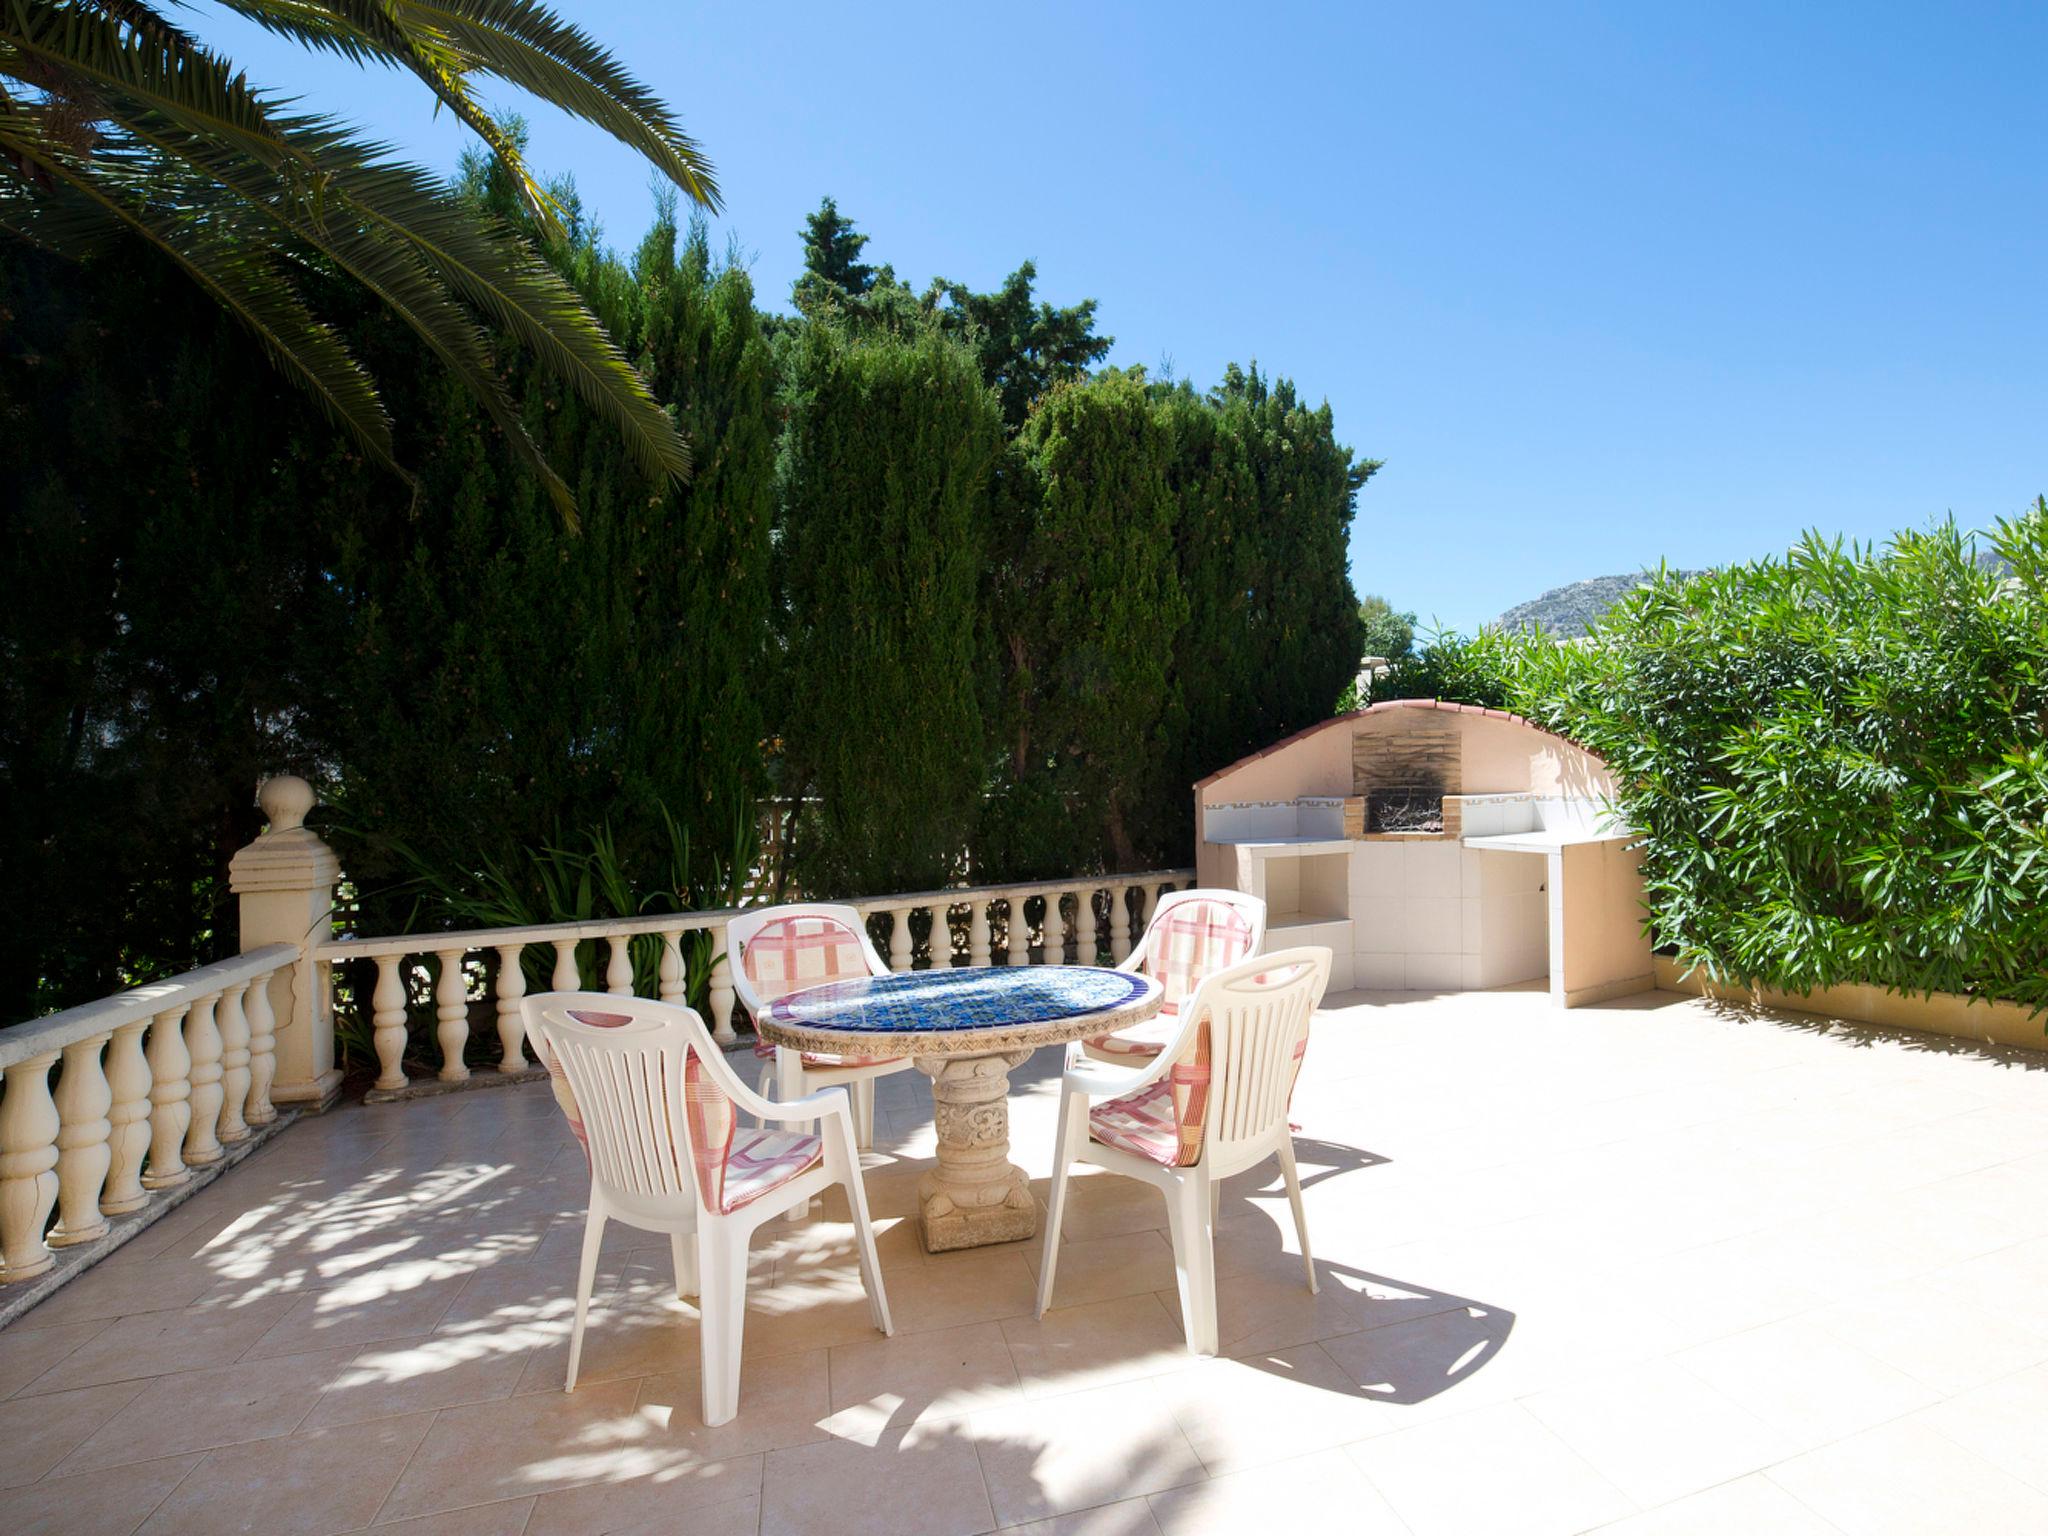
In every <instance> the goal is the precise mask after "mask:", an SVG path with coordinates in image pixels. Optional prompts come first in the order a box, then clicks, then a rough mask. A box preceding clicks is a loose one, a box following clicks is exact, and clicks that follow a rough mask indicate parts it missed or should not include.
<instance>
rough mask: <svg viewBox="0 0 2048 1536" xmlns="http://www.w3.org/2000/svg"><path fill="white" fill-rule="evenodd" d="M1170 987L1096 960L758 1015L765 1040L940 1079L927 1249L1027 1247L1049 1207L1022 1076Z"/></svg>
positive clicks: (924, 1213)
mask: <svg viewBox="0 0 2048 1536" xmlns="http://www.w3.org/2000/svg"><path fill="white" fill-rule="evenodd" d="M1159 1003H1160V989H1159V983H1158V982H1156V981H1154V980H1152V979H1151V978H1150V977H1149V976H1134V975H1132V974H1130V973H1129V972H1127V971H1106V970H1098V969H1097V968H1095V967H1093V966H1085V965H1018V966H1001V967H988V968H974V969H965V970H945V971H907V972H903V973H901V974H898V975H892V976H862V977H855V978H853V979H850V980H847V981H834V982H828V983H826V984H825V985H824V986H821V987H806V988H805V989H804V990H803V991H801V992H791V993H790V994H788V995H787V996H786V997H780V998H777V999H776V1000H775V1001H774V1002H772V1003H770V1004H769V1005H768V1007H767V1010H766V1011H765V1012H764V1013H763V1015H762V1016H761V1017H760V1018H759V1019H757V1020H755V1027H756V1028H757V1029H759V1030H760V1032H761V1038H762V1039H764V1040H767V1041H769V1042H770V1043H771V1044H774V1045H782V1046H789V1047H792V1048H794V1049H796V1050H800V1051H824V1052H827V1053H830V1054H832V1055H835V1056H908V1057H910V1058H911V1060H912V1062H913V1064H914V1065H915V1066H916V1067H917V1070H918V1071H920V1072H922V1073H923V1074H924V1075H925V1076H926V1077H928V1078H930V1079H931V1084H932V1120H933V1123H934V1125H935V1126H936V1127H937V1130H938V1141H939V1160H938V1166H937V1167H936V1168H935V1169H933V1170H932V1171H931V1172H930V1173H928V1174H926V1175H925V1176H924V1178H923V1179H922V1180H921V1181H919V1184H918V1212H919V1217H920V1221H919V1225H920V1229H921V1230H922V1233H923V1236H924V1246H925V1251H926V1252H928V1253H939V1252H943V1251H944V1250H946V1249H949V1248H979V1247H982V1246H983V1245H985V1244H988V1243H1010V1242H1017V1241H1020V1240H1021V1239H1023V1238H1027V1237H1030V1236H1031V1235H1032V1234H1033V1233H1034V1232H1036V1231H1037V1230H1038V1202H1037V1200H1036V1199H1034V1198H1033V1196H1032V1194H1031V1181H1030V1180H1029V1179H1027V1178H1026V1177H1025V1176H1024V1170H1023V1169H1021V1168H1019V1167H1018V1166H1017V1165H1016V1164H1015V1163H1012V1162H1011V1161H1010V1069H1011V1068H1012V1067H1017V1066H1022V1065H1023V1064H1024V1062H1025V1061H1026V1060H1027V1059H1028V1058H1029V1057H1030V1055H1031V1053H1032V1052H1033V1051H1034V1050H1036V1049H1037V1048H1038V1047H1039V1046H1041V1045H1063V1044H1065V1043H1066V1042H1067V1041H1069V1040H1079V1039H1082V1038H1084V1037H1087V1036H1093V1035H1102V1034H1108V1033H1110V1032H1111V1031H1113V1030H1118V1029H1122V1028H1124V1027H1126V1026H1127V1025H1131V1024H1135V1023H1138V1022H1140V1021H1141V1020H1144V1019H1149V1018H1151V1017H1152V1016H1153V1015H1154V1014H1156V1013H1157V1012H1158V1011H1159Z"/></svg>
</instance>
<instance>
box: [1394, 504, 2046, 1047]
mask: <svg viewBox="0 0 2048 1536" xmlns="http://www.w3.org/2000/svg"><path fill="white" fill-rule="evenodd" d="M1988 542H1989V546H1990V550H1989V553H1990V555H1991V556H1992V558H1981V557H1980V556H1979V553H1978V551H1977V549H1976V548H1975V547H1974V546H1973V544H1972V542H1971V541H1970V540H1968V539H1966V538H1965V537H1964V536H1962V535H1961V534H1959V533H1958V532H1957V530H1956V529H1955V528H1954V527H1953V526H1943V527H1938V528H1936V529H1934V530H1933V531H1931V532H1928V533H1914V534H1903V535H1900V536H1899V537H1898V538H1896V539H1895V540H1893V541H1892V542H1891V543H1890V544H1888V545H1886V546H1885V547H1883V548H1882V549H1859V548H1851V547H1844V546H1843V545H1841V544H1840V543H1830V542H1826V541H1823V540H1821V539H1818V538H1813V537H1809V538H1808V539H1806V540H1805V541H1804V542H1802V543H1801V544H1800V545H1799V546H1798V547H1797V548H1795V549H1793V550H1792V551H1791V553H1790V554H1788V555H1787V556H1786V557H1785V558H1783V559H1781V560H1766V561H1761V562H1758V563H1756V564H1753V565H1743V566H1735V567H1731V568H1729V569H1727V570H1723V571H1716V572H1712V573H1709V574H1707V575H1704V576H1699V577H1696V578H1693V579H1691V580H1683V579H1678V578H1674V577H1669V576H1666V577H1664V578H1662V579H1659V580H1657V581H1655V582H1653V583H1651V584H1650V585H1649V586H1647V587H1644V588H1642V589H1641V590H1640V591H1638V592H1637V593H1636V594H1634V595H1633V596H1631V597H1629V598H1628V599H1626V600H1624V601H1623V602H1622V603H1621V604H1620V605H1619V606H1618V607H1617V608H1616V609H1615V610H1614V611H1613V612H1612V613H1611V614H1610V615H1609V617H1608V618H1607V619H1606V620H1605V622H1603V623H1602V624H1601V625H1600V626H1598V627H1597V628H1596V630H1595V631H1594V633H1593V635H1592V637H1591V638H1590V640H1588V641H1587V642H1584V643H1581V644H1571V645H1555V644H1552V643H1549V642H1546V641H1543V640H1540V639H1526V638H1516V637H1510V636H1504V635H1500V634H1489V635H1485V636H1482V637H1481V638H1480V639H1479V640H1477V641H1471V642H1464V643H1457V642H1450V643H1444V644H1442V645H1440V646H1439V647H1436V648H1435V649H1436V650H1437V652H1438V654H1437V655H1436V656H1435V658H1434V660H1433V663H1432V664H1433V665H1434V666H1435V668H1436V669H1437V671H1438V672H1439V674H1441V675H1444V676H1449V677H1452V678H1454V679H1463V680H1477V682H1478V684H1479V686H1477V687H1469V688H1463V689H1459V690H1454V695H1455V693H1456V692H1463V693H1466V694H1477V695H1483V696H1484V697H1482V698H1475V699H1474V701H1475V702H1498V703H1505V704H1506V705H1507V706H1508V707H1510V708H1513V709H1517V710H1519V711H1521V712H1523V713H1525V714H1527V715H1529V716H1531V717H1532V718H1534V719H1537V720H1539V721H1541V722H1542V723H1544V724H1546V725H1548V726H1551V727H1552V728H1554V729H1556V730H1559V731H1561V732H1563V733H1565V734H1566V735H1569V736H1570V737H1572V738H1573V739H1574V740H1576V741H1578V742H1581V743H1582V744H1584V745H1585V746H1587V747H1589V748H1591V749H1592V750H1593V751H1595V752H1598V753H1600V754H1601V755H1602V756H1603V757H1605V758H1606V760H1607V762H1608V764H1609V765H1610V767H1612V769H1613V770H1614V772H1615V774H1616V776H1617V778H1618V780H1619V782H1620V785H1621V802H1622V808H1623V810H1624V811H1625V812H1626V814H1627V815H1628V817H1629V818H1630V819H1631V821H1632V822H1633V823H1634V824H1635V825H1636V826H1638V827H1640V828H1641V829H1642V831H1643V833H1644V839H1645V866H1644V867H1645V874H1646V879H1647V886H1648V894H1649V901H1650V910H1651V917H1652V921H1653V923H1654V931H1655V934H1656V937H1657V939H1658V940H1659V941H1660V943H1662V944H1663V945H1666V946H1668V947H1670V948H1671V949H1673V950H1675V952H1676V954H1677V956H1678V959H1679V960H1680V962H1681V963H1682V964H1684V965H1686V966H1688V967H1694V966H1697V967H1702V968H1704V969H1705V970H1706V971H1707V972H1708V973H1709V974H1711V975H1713V976H1714V977H1716V978H1717V979H1740V980H1751V981H1758V982H1762V983H1765V984H1767V985H1770V986H1774V987H1779V988H1784V989H1787V990H1792V991H1806V990H1810V989H1812V988H1816V987H1823V986H1830V985H1835V984H1840V983H1865V984H1876V985H1880V986H1884V987H1887V988H1891V989H1894V990H1901V991H1911V992H1921V991H1945V992H1968V993H1976V994H1980V995H1983V996H1987V997H1997V998H2007V999H2012V1000H2014V1001H2018V1002H2022V1003H2025V1004H2027V1005H2029V1006H2030V1007H2033V1008H2037V1009H2040V1008H2048V504H2041V503H2037V504H2036V506H2035V507H2034V508H2033V509H2032V511H2030V512H2029V513H2028V514H2027V515H2026V516H2024V517H2021V518H2019V519H2016V520H2014V521H2012V522H2009V523H2001V524H2000V525H1999V527H1998V529H1997V530H1996V531H1995V532H1994V533H1992V534H1991V535H1990V537H1989V541H1988Z"/></svg>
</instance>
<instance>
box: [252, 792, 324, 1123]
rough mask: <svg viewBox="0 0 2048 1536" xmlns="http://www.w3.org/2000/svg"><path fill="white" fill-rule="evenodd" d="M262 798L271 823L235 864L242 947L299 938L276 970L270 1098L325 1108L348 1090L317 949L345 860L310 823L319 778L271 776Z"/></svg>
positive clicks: (259, 796)
mask: <svg viewBox="0 0 2048 1536" xmlns="http://www.w3.org/2000/svg"><path fill="white" fill-rule="evenodd" d="M256 803H257V804H258V805H260V806H262V807H263V814H264V816H266V817H267V818H268V819H269V822H270V825H269V826H268V827H267V828H265V829H264V831H263V832H262V834H261V835H260V836H258V837H257V839H256V841H254V842H253V843H251V844H249V846H248V847H246V848H244V849H243V850H242V851H241V852H240V853H238V854H236V855H235V857H234V860H233V862H231V863H230V864H229V865H228V889H229V890H231V891H233V892H234V893H235V894H236V895H237V896H239V897H240V898H241V900H242V952H243V953H244V954H247V953H248V952H249V951H250V950H252V949H260V948H262V947H263V946H264V945H266V944H292V945H296V946H297V947H298V950H299V959H298V963H297V964H296V965H292V966H290V967H287V968H286V969H284V970H281V971H279V972H278V973H277V974H276V975H275V976H273V977H271V978H270V1006H271V1011H272V1012H273V1013H274V1014H275V1015H276V1018H277V1077H276V1080H275V1081H274V1082H273V1083H272V1084H271V1087H270V1098H271V1102H272V1103H275V1104H280V1105H283V1104H303V1105H308V1106H311V1107H314V1108H323V1107H325V1106H326V1105H328V1104H331V1103H333V1102H334V1099H335V1097H336V1095H338V1094H339V1093H340V1092H341V1072H340V1069H339V1068H337V1067H336V1066H335V1065H334V1014H333V1009H332V1006H331V1004H332V998H331V996H330V986H329V979H328V968H327V967H326V966H324V965H321V964H319V963H318V961H317V959H316V958H315V952H316V951H317V949H318V948H319V946H320V944H321V943H322V942H324V941H325V940H326V939H327V937H328V935H329V934H330V933H332V932H333V926H334V885H335V882H336V881H337V880H339V879H340V878H341V861H340V860H339V859H337V858H336V857H335V856H334V850H333V849H332V848H329V847H328V846H327V845H326V844H325V843H323V842H322V841H321V840H320V837H319V834H318V833H316V832H314V831H313V829H312V828H310V827H308V826H307V825H306V813H307V812H308V811H310V810H312V809H313V806H314V804H315V803H316V802H315V799H314V795H313V786H312V785H310V784H308V783H307V782H306V781H305V780H304V779H302V778H299V777H298V776H296V775H295V774H289V773H287V774H280V775H278V776H277V777H276V778H271V779H265V780H264V781H263V785H262V787H261V788H260V789H258V790H257V792H256Z"/></svg>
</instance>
